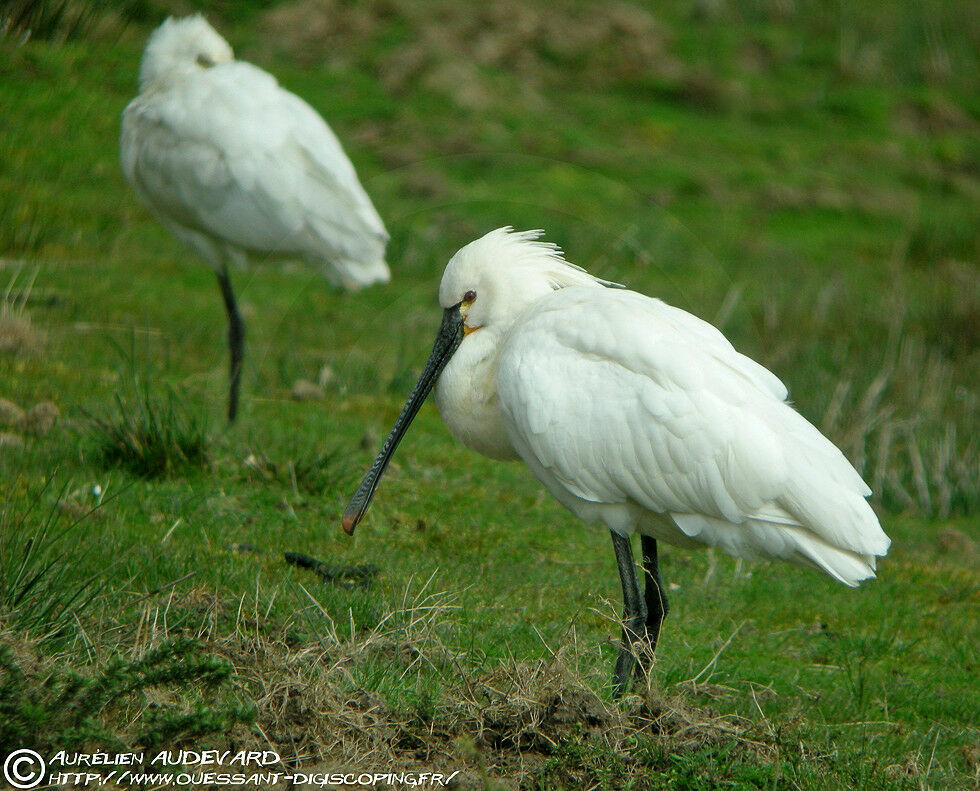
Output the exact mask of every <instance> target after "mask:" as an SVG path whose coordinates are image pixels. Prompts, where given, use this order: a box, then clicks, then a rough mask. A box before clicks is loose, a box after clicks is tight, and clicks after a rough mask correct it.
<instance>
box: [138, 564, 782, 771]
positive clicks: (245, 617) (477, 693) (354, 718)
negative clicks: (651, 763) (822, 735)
mask: <svg viewBox="0 0 980 791" xmlns="http://www.w3.org/2000/svg"><path fill="white" fill-rule="evenodd" d="M310 601H311V602H313V603H312V604H311V606H310V608H309V611H308V612H307V613H306V614H305V616H306V617H308V625H310V626H312V625H313V624H314V623H315V624H316V627H317V628H318V629H319V631H318V635H317V636H318V638H319V640H318V642H314V643H309V642H307V643H305V644H303V645H299V646H298V645H296V644H295V643H294V641H293V640H292V639H291V638H290V637H289V636H288V635H289V634H291V633H292V631H291V630H290V629H288V628H282V627H276V626H274V625H272V624H270V623H267V622H265V621H264V619H263V616H262V614H261V612H260V611H259V610H258V609H257V608H255V607H254V606H253V607H249V606H248V605H246V604H245V602H244V600H243V601H241V602H232V601H222V600H221V599H220V598H219V597H218V596H216V595H215V594H213V593H211V592H210V591H205V590H201V589H196V590H192V591H190V592H187V593H183V594H180V595H177V594H173V593H171V594H169V595H167V596H166V600H165V602H163V603H161V602H159V600H158V601H157V602H155V603H152V604H151V603H149V602H148V603H147V604H146V605H145V606H144V609H143V614H142V618H141V620H140V625H139V627H138V629H137V630H136V634H135V642H134V643H133V644H132V645H131V646H130V647H129V649H128V650H129V651H131V652H132V655H133V656H138V655H139V654H141V653H144V652H145V651H147V650H148V649H149V648H150V647H152V646H154V645H156V644H158V643H159V642H160V641H161V640H165V639H169V638H172V637H174V636H175V635H174V634H173V630H172V629H171V628H170V627H168V626H167V624H168V623H170V622H173V621H175V620H176V619H175V618H174V615H175V614H176V613H177V612H184V613H187V612H191V613H193V614H194V615H193V617H192V618H191V619H190V620H193V621H195V622H196V623H198V624H199V626H198V628H197V630H196V632H195V633H194V634H193V635H191V636H193V637H194V638H196V639H199V640H201V642H202V646H203V647H204V648H206V649H207V650H208V651H209V652H213V653H214V654H216V655H218V656H220V657H222V658H224V659H227V660H228V661H230V662H231V663H232V664H233V666H234V667H235V672H236V679H237V680H236V683H237V685H238V687H239V689H240V691H241V694H242V697H243V698H244V699H246V700H248V701H249V702H252V703H254V704H255V706H256V708H257V718H256V721H255V726H254V728H253V729H252V730H251V731H250V732H249V731H248V730H246V729H245V728H243V727H241V726H237V727H236V729H235V731H234V733H232V734H229V735H228V739H229V742H232V743H234V745H235V749H247V748H253V749H271V750H275V751H276V752H277V753H278V754H279V755H280V756H281V758H282V761H283V764H284V765H285V766H287V767H290V768H293V769H302V770H303V771H327V770H333V771H340V770H343V769H347V770H352V769H356V770H357V771H367V772H373V771H377V772H383V771H416V772H419V771H445V770H448V771H450V772H451V771H455V770H460V771H461V773H462V774H461V776H460V777H459V778H458V779H459V781H460V782H461V786H462V787H485V784H486V783H487V781H488V780H492V781H494V782H499V781H503V782H504V783H505V784H506V786H507V787H511V786H513V787H518V786H520V785H522V784H524V783H526V782H528V781H529V780H530V779H531V778H533V777H534V776H536V775H537V774H539V773H540V772H541V771H542V769H543V768H544V767H545V766H546V765H547V763H548V761H549V759H551V758H553V756H555V755H556V754H559V753H560V751H561V750H562V748H563V745H566V744H568V743H570V742H574V741H576V740H577V741H578V742H579V743H581V742H582V741H583V740H584V741H587V742H588V743H589V744H590V745H592V746H598V747H599V749H600V751H601V752H603V753H604V754H609V755H616V756H618V757H619V759H621V760H622V761H624V762H625V765H626V766H627V767H628V766H629V765H630V762H631V761H632V758H631V754H632V752H633V751H635V750H636V747H637V743H638V741H642V740H654V741H657V740H659V742H660V743H662V745H663V746H664V748H667V749H670V750H674V751H678V750H679V751H695V750H698V749H701V748H703V747H705V746H706V745H709V744H721V743H727V744H731V745H734V746H735V748H736V749H744V750H747V751H750V752H751V754H752V755H753V756H756V757H758V758H759V759H760V760H765V759H766V757H767V756H771V755H772V754H773V750H772V749H771V747H770V745H768V744H767V743H766V742H765V740H760V739H759V738H758V735H757V734H754V731H753V727H752V726H751V725H750V724H748V723H746V722H743V721H739V720H737V719H735V718H732V717H720V716H717V715H716V714H714V713H713V712H711V711H709V710H706V709H702V708H698V707H695V706H692V705H690V704H688V703H687V702H685V700H684V699H683V698H682V697H681V696H679V695H670V696H668V695H664V694H663V693H661V692H660V691H659V690H656V689H652V688H651V689H647V690H644V691H643V694H634V695H632V696H630V697H629V698H627V699H626V700H624V701H622V702H621V703H615V702H611V701H610V700H609V699H608V698H607V697H605V696H604V695H602V694H600V693H598V692H597V689H600V688H601V686H602V685H603V684H604V683H605V682H606V681H607V679H605V678H604V677H603V678H602V679H598V678H595V677H590V676H589V675H587V671H584V670H583V668H585V667H592V668H594V667H595V663H594V662H593V663H591V664H590V663H589V662H588V661H587V660H588V659H589V658H588V657H584V656H583V655H582V654H581V653H580V649H579V646H578V643H577V641H575V640H574V639H573V640H572V642H571V644H570V645H568V646H567V647H566V648H563V649H562V650H560V651H557V652H555V653H553V654H552V655H551V656H550V658H549V659H547V660H540V661H534V662H520V661H516V660H510V661H506V662H501V663H494V664H490V665H484V666H481V665H480V663H479V662H476V661H475V660H474V659H473V658H472V657H469V656H467V655H466V654H465V653H463V652H462V651H459V650H457V649H454V648H452V647H450V645H449V641H448V640H446V639H444V637H443V635H444V633H445V631H446V625H447V624H449V623H451V622H452V611H453V610H454V609H455V605H454V603H453V600H452V599H451V598H450V597H449V596H448V595H447V594H443V593H433V592H431V591H430V590H429V584H428V583H426V584H423V585H421V586H417V585H416V586H414V589H413V590H406V592H405V594H404V596H403V599H402V606H401V607H399V608H398V609H396V610H394V611H392V612H391V613H389V614H388V615H387V616H385V618H384V619H383V620H382V622H381V623H379V624H378V625H377V626H376V627H374V628H373V629H370V630H355V632H354V636H353V637H349V636H347V635H346V634H344V633H343V630H340V629H338V628H337V626H336V625H335V624H333V623H332V622H331V620H330V619H329V617H328V616H327V615H326V613H324V612H323V611H322V610H321V609H320V608H319V606H318V605H316V604H315V602H314V600H313V599H312V597H311V598H310ZM250 610H251V611H250ZM300 617H303V616H300ZM232 619H233V620H234V624H235V625H234V628H233V630H231V631H230V632H229V631H225V632H224V633H222V632H221V629H222V627H221V624H226V625H227V624H229V623H230V622H231V620H232ZM314 619H315V621H314ZM185 623H186V621H185ZM183 628H184V629H186V627H183ZM182 633H183V634H184V635H185V636H186V631H184V632H182ZM365 668H383V671H382V673H383V679H382V684H381V686H387V687H388V693H387V694H385V695H382V694H380V693H379V692H378V691H375V690H373V689H369V688H368V687H367V686H366V685H365V683H364V680H363V679H364V675H365ZM603 669H604V670H606V669H607V668H605V667H604V665H603ZM592 672H595V670H594V669H593V671H592ZM433 679H438V686H437V688H433V687H432V681H433ZM163 694H165V695H172V694H173V692H172V691H168V692H166V693H163ZM427 695H429V697H427ZM413 701H415V702H414V703H413ZM172 702H173V701H172V700H170V699H169V698H168V699H154V700H148V701H147V705H151V704H155V705H158V706H159V705H164V704H168V703H172ZM134 719H135V717H134ZM635 770H636V771H643V769H642V767H640V766H637V767H636V769H635ZM583 771H585V770H583ZM627 771H630V770H629V769H627ZM566 779H567V778H566Z"/></svg>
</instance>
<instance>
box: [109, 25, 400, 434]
mask: <svg viewBox="0 0 980 791" xmlns="http://www.w3.org/2000/svg"><path fill="white" fill-rule="evenodd" d="M120 150H121V158H122V169H123V173H124V174H125V175H126V178H127V179H128V180H129V182H130V184H132V185H133V188H134V189H135V190H136V193H137V194H138V195H139V197H140V198H141V199H142V200H143V202H144V203H146V205H147V206H149V207H150V208H151V209H152V210H153V212H154V213H155V214H156V215H157V217H159V218H160V220H161V221H162V222H163V223H164V225H166V226H167V227H168V228H170V230H171V231H173V233H174V234H175V235H176V236H177V237H178V238H179V239H180V240H181V241H183V242H184V243H185V244H187V245H188V246H189V247H190V248H191V249H193V250H194V251H195V252H197V253H198V254H199V255H201V256H202V257H203V258H204V259H205V260H206V261H207V262H208V263H209V264H210V265H211V266H212V267H213V268H214V271H215V273H216V274H217V276H218V284H219V286H220V287H221V294H222V297H223V298H224V303H225V310H226V311H227V313H228V345H229V349H230V352H231V382H230V387H229V394H228V420H229V421H232V420H234V419H235V414H236V412H237V408H238V385H239V381H240V379H241V373H242V360H243V358H244V352H245V326H244V323H243V322H242V318H241V316H240V315H239V313H238V307H237V305H236V303H235V294H234V291H233V290H232V287H231V279H230V277H229V274H228V263H229V261H230V262H233V263H235V264H238V265H243V264H244V263H245V261H246V258H247V255H248V254H249V253H253V254H258V255H260V256H263V257H266V256H277V257H278V256H285V257H293V258H302V259H305V260H307V261H309V262H310V263H312V264H314V265H316V266H317V267H318V269H319V271H320V272H321V273H322V274H323V276H324V277H326V278H327V280H329V281H330V282H331V283H333V284H334V285H336V286H338V287H340V288H344V289H347V290H350V291H353V290H356V289H358V288H360V287H362V286H368V285H371V284H372V283H386V282H388V280H389V278H390V273H389V271H388V266H387V264H385V260H384V253H385V245H386V244H387V242H388V233H387V231H386V230H385V226H384V223H383V222H382V221H381V218H380V217H379V216H378V213H377V211H375V209H374V206H373V205H372V203H371V199H370V198H369V197H368V196H367V193H366V192H365V191H364V188H363V187H362V186H361V183H360V182H359V181H358V179H357V174H356V173H355V172H354V166H353V165H351V163H350V160H349V159H348V158H347V155H346V154H344V150H343V148H341V145H340V142H339V141H338V140H337V138H336V136H335V135H334V133H333V132H332V131H331V130H330V127H328V126H327V124H326V123H325V122H324V121H323V119H322V118H321V117H320V116H319V115H317V113H316V111H315V110H313V108H312V107H310V106H309V105H308V104H307V103H306V102H304V101H303V100H302V99H300V98H299V97H298V96H295V95H294V94H292V93H290V92H289V91H287V90H285V89H283V88H282V87H280V86H279V84H278V83H277V82H276V80H275V78H274V77H273V76H272V75H270V74H268V73H266V72H264V71H262V69H260V68H258V67H256V66H253V65H252V64H250V63H245V62H244V61H238V60H235V59H234V55H233V54H232V50H231V47H230V46H228V43H227V42H226V41H225V40H224V39H223V38H221V36H219V35H218V34H217V33H216V32H215V30H214V29H213V28H212V27H211V26H210V25H209V24H208V23H207V21H205V19H204V17H202V16H200V15H195V16H189V17H185V18H183V19H174V18H170V19H167V21H165V22H164V23H163V24H162V25H161V26H160V27H158V28H157V29H156V30H155V31H154V32H153V34H152V35H151V36H150V40H149V42H148V43H147V45H146V51H145V52H144V54H143V61H142V63H141V65H140V94H139V96H137V97H136V98H135V99H133V101H132V102H130V104H129V106H128V107H127V108H126V110H125V111H124V112H123V119H122V137H121V141H120Z"/></svg>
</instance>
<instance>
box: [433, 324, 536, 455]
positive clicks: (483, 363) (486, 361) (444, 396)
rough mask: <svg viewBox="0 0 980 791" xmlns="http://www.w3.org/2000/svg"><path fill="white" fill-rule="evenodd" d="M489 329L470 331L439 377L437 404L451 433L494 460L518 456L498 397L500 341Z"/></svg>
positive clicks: (467, 445) (436, 395) (436, 393)
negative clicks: (498, 347)
mask: <svg viewBox="0 0 980 791" xmlns="http://www.w3.org/2000/svg"><path fill="white" fill-rule="evenodd" d="M495 341H496V338H495V337H494V333H493V331H492V330H490V329H489V328H483V329H480V330H479V331H474V332H471V333H469V334H468V335H467V336H466V337H465V338H464V339H463V342H462V343H461V344H460V346H459V349H458V350H457V351H456V353H455V354H454V355H453V356H452V358H451V359H450V361H449V363H448V364H447V365H446V367H445V369H443V372H442V374H441V375H440V376H439V381H438V382H437V383H436V387H435V399H436V406H437V407H438V408H439V414H440V415H441V416H442V420H443V422H444V423H445V424H446V427H447V428H448V429H449V431H450V433H451V434H452V435H453V436H454V437H456V439H458V440H459V441H460V442H462V443H463V444H464V445H466V447H468V448H470V449H471V450H475V451H477V452H478V453H482V454H483V455H484V456H489V457H490V458H492V459H505V460H510V459H516V458H518V456H517V453H516V452H515V451H514V448H513V446H512V445H511V442H510V439H509V437H508V435H507V428H506V425H505V424H504V415H503V412H501V409H500V399H499V397H498V396H497V384H496V376H497V359H498V353H497V348H496V347H497V344H496V342H495Z"/></svg>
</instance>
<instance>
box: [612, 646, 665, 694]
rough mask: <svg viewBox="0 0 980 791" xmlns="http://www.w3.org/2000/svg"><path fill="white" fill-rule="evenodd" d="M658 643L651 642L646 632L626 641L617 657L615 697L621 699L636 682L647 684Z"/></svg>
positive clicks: (614, 685) (614, 676) (614, 674)
mask: <svg viewBox="0 0 980 791" xmlns="http://www.w3.org/2000/svg"><path fill="white" fill-rule="evenodd" d="M655 647H656V641H655V640H651V639H650V637H649V636H648V635H647V634H646V630H644V631H643V633H642V634H641V635H635V634H634V635H633V639H632V640H626V639H624V640H623V642H622V644H621V645H620V647H619V656H617V657H616V669H615V671H614V673H613V695H614V697H616V698H621V697H623V695H625V694H626V692H627V691H628V690H629V688H630V685H631V682H633V681H634V680H636V681H639V682H640V683H641V684H645V683H646V681H647V679H648V677H649V674H650V667H651V666H652V665H653V654H654V648H655Z"/></svg>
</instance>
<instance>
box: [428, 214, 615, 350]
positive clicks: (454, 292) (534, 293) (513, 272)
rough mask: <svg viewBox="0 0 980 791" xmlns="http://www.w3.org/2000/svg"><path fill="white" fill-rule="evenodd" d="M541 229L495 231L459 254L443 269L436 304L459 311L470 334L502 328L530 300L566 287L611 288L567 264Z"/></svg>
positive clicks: (580, 269)
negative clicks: (604, 286) (485, 329)
mask: <svg viewBox="0 0 980 791" xmlns="http://www.w3.org/2000/svg"><path fill="white" fill-rule="evenodd" d="M543 233H544V231H515V230H514V229H513V228H510V227H506V228H498V229H497V230H495V231H490V233H488V234H486V235H485V236H481V237H480V238H479V239H477V240H475V241H473V242H470V243H469V244H468V245H466V246H465V247H463V248H462V249H460V250H459V252H457V253H456V254H455V255H454V256H453V257H452V258H451V259H450V260H449V263H448V264H447V265H446V271H445V273H443V276H442V283H441V284H440V286H439V304H440V305H441V306H442V308H443V309H444V310H449V309H455V310H458V311H459V313H460V314H461V315H462V318H463V320H464V326H465V329H466V330H467V331H469V332H472V331H475V330H477V329H480V328H481V327H490V326H495V327H504V326H506V325H509V324H510V323H511V322H512V321H513V320H514V319H516V318H517V316H519V315H520V314H521V313H522V312H523V311H524V310H525V309H526V308H527V307H528V306H529V305H530V304H531V303H532V302H534V301H536V300H537V299H540V298H541V297H543V296H545V295H546V294H548V293H550V292H551V291H555V290H557V289H560V288H566V287H567V286H601V285H610V284H608V283H606V282H605V281H603V280H599V279H598V278H595V277H593V276H592V275H590V274H589V273H588V272H586V271H585V270H584V269H582V268H580V267H577V266H575V265H574V264H570V263H568V261H566V260H565V258H564V256H563V254H562V251H561V248H559V247H558V245H556V244H554V243H552V242H543V241H540V239H539V237H540V236H541V235H542V234H543Z"/></svg>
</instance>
